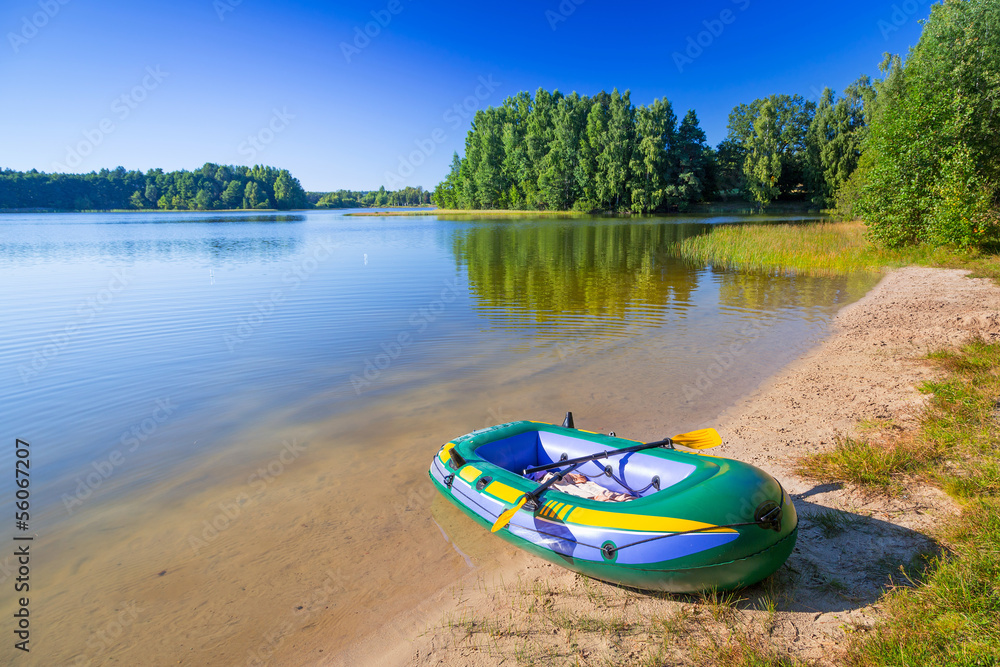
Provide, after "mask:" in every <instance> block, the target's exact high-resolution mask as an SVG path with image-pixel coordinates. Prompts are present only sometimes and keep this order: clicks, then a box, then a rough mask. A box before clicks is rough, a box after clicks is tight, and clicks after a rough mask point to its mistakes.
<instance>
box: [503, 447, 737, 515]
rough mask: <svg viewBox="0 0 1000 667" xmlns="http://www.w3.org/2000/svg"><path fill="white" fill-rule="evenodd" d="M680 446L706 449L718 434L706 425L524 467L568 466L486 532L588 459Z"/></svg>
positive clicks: (531, 471) (521, 499)
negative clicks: (546, 463)
mask: <svg viewBox="0 0 1000 667" xmlns="http://www.w3.org/2000/svg"><path fill="white" fill-rule="evenodd" d="M674 444H678V445H683V446H684V447H688V448H690V449H710V448H712V447H717V446H719V445H721V444H722V437H721V436H720V435H719V433H718V432H717V431H716V430H715V429H714V428H706V429H702V430H700V431H692V432H691V433H682V434H681V435H676V436H674V437H673V438H667V439H666V440H659V441H657V442H647V443H644V444H641V445H634V446H632V447H623V448H621V449H615V450H611V451H605V452H599V453H597V454H590V455H588V456H581V457H579V458H576V459H569V460H566V461H557V462H555V463H549V464H548V465H543V466H537V467H534V468H528V469H526V470H525V471H524V474H525V475H528V474H531V473H534V472H541V471H543V470H552V469H554V468H562V467H563V466H572V467H571V468H569V469H568V470H564V471H562V472H559V473H556V474H555V475H553V476H552V477H551V478H549V480H548V481H547V482H545V483H543V484H541V485H539V486H538V488H536V489H535V490H534V491H530V492H528V493H525V494H524V495H523V496H521V498H520V499H519V500H518V501H517V503H515V504H514V506H513V507H511V508H510V509H509V510H506V511H504V512H503V513H501V514H500V516H498V517H497V520H496V521H495V522H494V523H493V527H492V528H491V529H490V532H493V533H495V532H497V531H498V530H500V529H501V528H503V527H504V526H506V525H507V524H508V523H510V520H511V519H513V518H514V515H515V514H517V511H518V510H520V509H521V508H522V507H524V506H525V504H526V503H527V502H528V500H529V499H531V500H534V501H535V502H537V501H538V498H539V496H541V495H542V493H543V492H544V491H545V490H546V489H548V488H549V487H550V486H552V485H553V484H555V483H556V482H558V481H559V480H561V479H562V478H563V477H565V476H566V475H568V474H570V473H571V472H573V471H574V470H576V469H577V468H579V467H580V466H582V465H583V464H584V463H588V462H590V461H597V460H599V459H605V458H608V457H609V456H615V455H617V454H630V453H632V452H641V451H642V450H644V449H653V448H654V447H662V446H664V445H674Z"/></svg>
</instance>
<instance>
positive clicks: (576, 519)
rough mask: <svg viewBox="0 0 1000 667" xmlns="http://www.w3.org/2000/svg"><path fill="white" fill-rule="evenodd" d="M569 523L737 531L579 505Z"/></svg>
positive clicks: (655, 529)
mask: <svg viewBox="0 0 1000 667" xmlns="http://www.w3.org/2000/svg"><path fill="white" fill-rule="evenodd" d="M566 522H567V523H575V524H577V525H580V526H593V527H594V528H616V529H620V530H641V531H644V532H651V533H683V532H686V531H689V530H699V529H702V530H700V532H704V533H736V532H738V531H736V530H733V529H732V528H718V527H716V526H714V525H713V524H710V523H701V522H700V521H689V520H687V519H673V518H670V517H667V516H647V515H643V514H620V513H618V512H605V511H603V510H592V509H587V508H586V507H577V508H576V509H574V510H573V511H572V512H570V513H569V514H568V515H567V516H566Z"/></svg>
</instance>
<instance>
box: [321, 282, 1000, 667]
mask: <svg viewBox="0 0 1000 667" xmlns="http://www.w3.org/2000/svg"><path fill="white" fill-rule="evenodd" d="M975 336H982V337H984V338H986V339H990V340H1000V288H998V287H997V286H996V285H994V284H993V283H992V282H990V281H988V280H982V279H970V278H968V277H966V275H965V272H964V271H954V270H943V269H925V268H907V269H902V270H899V271H895V272H892V273H890V274H888V275H887V276H886V277H885V278H884V279H883V280H882V281H881V282H880V283H879V285H878V286H877V287H876V288H875V289H873V290H872V291H871V292H870V293H869V294H868V295H867V296H866V297H865V298H864V299H862V300H861V301H859V302H857V303H855V304H853V305H851V306H848V307H846V308H844V309H843V310H842V311H841V312H840V313H839V314H838V315H837V318H836V320H835V322H834V327H833V333H832V335H831V336H830V337H829V338H828V339H826V340H825V341H824V342H823V343H821V344H820V345H819V346H817V347H816V348H814V349H813V350H811V351H809V352H808V353H806V354H805V355H804V356H803V357H801V358H799V359H798V360H797V361H795V362H793V363H792V364H791V365H789V366H788V367H786V368H784V369H782V370H780V371H779V372H778V373H777V374H776V375H775V376H774V377H772V378H771V379H770V380H768V381H767V382H766V383H765V384H764V385H763V386H762V387H760V388H759V389H758V390H757V391H755V392H754V393H753V394H751V395H750V396H748V397H746V398H745V399H744V400H742V401H740V402H739V403H738V404H737V405H735V406H733V407H731V408H730V409H728V410H727V411H726V412H724V413H723V414H721V415H720V416H719V419H718V421H717V424H716V425H717V427H718V429H719V431H720V433H722V435H723V439H724V441H725V442H726V444H725V445H724V446H723V447H722V448H720V449H719V450H716V451H718V453H719V455H721V456H726V457H731V458H736V459H741V460H744V461H748V462H750V463H753V464H754V465H757V466H759V467H761V468H763V469H764V470H766V471H767V472H769V473H771V474H772V475H774V476H775V477H777V478H778V479H780V480H781V481H782V482H783V484H784V485H785V487H786V488H787V489H788V490H789V491H790V493H791V494H792V496H793V498H794V501H795V504H796V509H797V511H798V514H799V517H800V521H801V523H800V536H799V541H798V547H797V548H796V551H795V553H794V554H793V555H792V557H791V558H790V559H789V561H788V563H787V564H786V566H785V567H784V568H782V569H781V570H779V572H778V573H777V574H776V575H774V576H773V577H771V578H770V579H769V580H768V581H767V582H765V583H764V584H762V585H758V586H755V587H752V588H751V589H747V590H745V591H742V592H741V593H739V594H738V596H737V598H738V599H739V600H740V601H738V602H736V603H735V604H732V605H726V606H720V605H717V604H713V602H712V601H711V600H704V599H698V598H690V597H681V596H662V595H661V596H656V595H646V594H642V593H637V592H635V591H628V590H624V589H621V588H618V587H615V586H611V585H607V584H604V583H601V582H596V581H592V580H589V579H586V578H583V577H580V576H578V575H575V574H573V573H572V572H569V571H567V570H564V569H562V568H558V567H555V566H553V565H549V564H546V563H544V562H542V561H540V560H538V559H534V558H531V557H528V556H526V555H524V554H522V553H521V552H519V551H518V550H516V549H513V548H510V547H507V550H508V552H509V553H508V554H507V555H508V556H509V560H507V561H506V562H505V564H504V566H503V567H497V568H493V569H491V570H489V571H484V570H483V569H480V570H476V571H473V572H471V573H470V574H469V575H466V576H465V577H464V578H463V579H461V580H458V581H456V582H455V584H454V585H453V586H452V587H451V588H449V589H448V590H447V591H444V592H442V593H440V594H439V595H437V596H434V597H433V598H431V599H428V600H426V601H425V602H424V603H423V604H422V605H420V606H419V607H418V608H415V609H413V610H411V611H410V612H409V613H407V614H405V615H403V616H402V617H400V618H397V619H394V620H393V621H391V622H389V623H386V624H385V625H384V626H383V627H381V628H378V629H373V630H374V631H373V633H372V635H371V636H370V637H369V638H368V639H367V640H366V641H364V642H361V643H360V644H357V645H356V646H354V647H353V648H352V649H351V650H349V651H348V652H345V653H341V654H339V655H336V656H330V657H328V658H326V661H325V662H324V664H351V665H357V664H372V665H391V664H410V665H497V664H511V665H513V664H521V663H531V662H533V661H541V662H544V663H547V664H576V663H579V664H645V663H643V662H642V661H643V660H648V659H649V658H650V656H652V655H653V654H654V653H655V652H656V651H657V650H659V651H660V656H661V659H662V656H667V657H668V660H669V664H696V663H697V662H698V653H699V647H700V646H702V647H703V646H711V645H713V644H718V643H719V642H727V641H747V642H759V641H766V642H768V643H770V644H771V645H773V646H777V647H779V648H780V649H781V651H782V652H787V654H788V655H791V656H794V657H796V658H800V659H805V660H810V661H815V662H816V663H817V664H821V665H825V664H835V662H836V655H837V647H838V646H839V645H840V644H841V643H842V641H843V638H844V636H845V631H846V630H847V629H849V628H851V627H853V626H857V625H865V624H870V623H872V622H873V621H874V619H876V618H877V614H878V608H877V600H878V598H879V596H880V595H881V593H882V591H883V590H885V588H886V587H887V586H888V585H890V584H891V582H892V581H894V580H895V581H899V579H900V573H899V566H900V565H903V564H908V563H910V562H911V561H912V559H913V558H915V557H917V556H919V555H920V554H926V553H933V552H934V551H935V543H934V541H933V540H932V539H931V538H930V537H929V535H930V534H931V533H932V531H933V528H934V526H935V524H936V523H937V522H939V521H940V520H941V519H943V518H946V517H947V516H948V515H950V514H952V513H953V512H955V507H954V506H953V504H952V502H951V501H950V500H949V499H948V498H947V497H946V496H945V495H944V494H943V493H942V492H940V491H938V490H937V489H933V488H926V487H920V486H918V485H916V484H915V485H914V486H913V488H912V489H910V490H909V493H908V494H907V495H905V496H904V497H902V498H898V499H894V500H888V499H885V498H881V497H873V496H870V495H866V494H864V493H861V492H860V491H858V490H857V489H853V488H842V487H840V486H837V485H816V484H814V483H811V482H809V481H806V480H803V479H801V478H799V477H797V476H796V475H795V474H794V472H793V468H794V461H795V459H796V458H797V457H800V456H802V455H804V454H808V453H811V452H815V451H819V450H823V449H826V448H829V447H831V446H832V445H833V444H834V442H835V439H836V438H837V437H838V436H840V435H850V434H856V433H857V432H858V431H859V430H864V428H865V425H866V424H867V425H869V426H870V425H871V424H872V423H874V422H882V423H889V422H891V424H892V425H893V427H894V428H901V429H906V428H912V427H913V426H914V425H915V417H916V415H918V414H919V411H920V409H921V407H922V405H923V402H924V401H925V400H926V398H925V396H923V395H922V394H920V393H919V392H918V391H917V389H916V386H917V385H919V384H920V383H921V382H923V381H925V380H928V379H932V378H933V377H935V374H936V373H937V371H936V370H935V369H934V368H933V367H932V366H931V365H930V364H928V363H926V362H924V361H922V357H923V356H924V355H926V353H927V352H929V351H932V350H935V349H939V348H942V347H950V346H955V345H958V344H961V343H962V342H964V341H966V340H968V339H970V338H972V337H975ZM664 427H668V425H664ZM834 510H836V511H837V512H836V513H832V514H831V512H832V511H834ZM831 518H833V520H832V521H831V520H830V519H831ZM463 528H464V530H467V531H469V532H471V531H476V530H478V528H477V527H476V526H475V525H474V524H473V523H472V522H471V521H469V522H468V525H467V526H464V527H463V526H456V527H455V530H452V531H450V533H449V534H450V535H451V536H452V539H453V540H454V541H455V542H456V544H455V548H456V549H457V550H459V551H460V553H464V552H466V551H468V552H473V553H471V555H472V557H473V559H474V558H475V553H474V551H475V547H476V545H477V544H481V543H482V542H481V536H476V535H473V536H472V537H470V542H469V543H467V544H466V543H463V542H462V538H461V537H460V536H462V533H463ZM442 532H445V529H444V528H442ZM446 537H447V536H446ZM463 546H464V547H465V550H464V551H463ZM501 560H502V559H501ZM303 648H306V647H303ZM314 655H315V654H314ZM653 664H658V663H655V662H654V663H653Z"/></svg>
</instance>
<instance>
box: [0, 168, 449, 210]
mask: <svg viewBox="0 0 1000 667" xmlns="http://www.w3.org/2000/svg"><path fill="white" fill-rule="evenodd" d="M430 203H431V200H430V193H429V192H427V191H425V190H424V189H423V188H420V187H417V188H413V187H407V188H404V189H402V190H398V191H387V190H386V189H385V188H384V187H382V188H380V189H379V190H375V191H361V192H355V191H350V190H338V191H336V192H329V193H325V192H324V193H321V192H308V193H307V192H306V191H305V190H304V189H303V188H302V185H301V184H300V183H299V180H298V179H297V178H295V177H294V176H292V175H291V173H289V172H288V170H286V169H277V168H275V167H267V166H263V165H257V166H254V167H244V166H233V165H217V164H213V163H211V162H209V163H206V164H205V165H204V166H202V167H201V168H200V169H196V170H194V171H186V170H180V171H170V172H165V171H163V170H162V169H150V170H149V171H147V172H145V173H143V172H141V171H134V170H133V171H126V170H125V168H124V167H118V168H117V169H102V170H100V171H95V172H91V173H89V174H47V173H44V172H39V171H37V170H31V171H27V172H21V171H14V170H12V169H3V170H0V209H15V210H17V209H36V210H37V209H57V210H64V211H88V210H112V209H117V210H122V209H125V210H129V209H131V210H145V209H150V210H154V209H155V210H163V211H187V210H190V211H211V210H220V209H278V210H288V209H304V208H312V207H314V206H315V207H316V208H369V207H391V206H426V205H428V204H430Z"/></svg>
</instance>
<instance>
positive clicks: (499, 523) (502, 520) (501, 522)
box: [490, 494, 528, 533]
mask: <svg viewBox="0 0 1000 667" xmlns="http://www.w3.org/2000/svg"><path fill="white" fill-rule="evenodd" d="M526 502H528V494H524V495H523V496H521V499H520V500H518V501H517V504H516V505H514V506H513V507H511V508H510V509H509V510H507V511H506V512H504V513H503V514H501V515H500V516H498V517H497V520H496V521H494V522H493V527H492V528H490V532H491V533H495V532H497V531H498V530H500V529H501V528H503V527H504V526H506V525H507V524H508V523H510V520H511V519H513V518H514V515H515V514H517V511H518V510H519V509H521V508H522V507H524V503H526Z"/></svg>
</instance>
